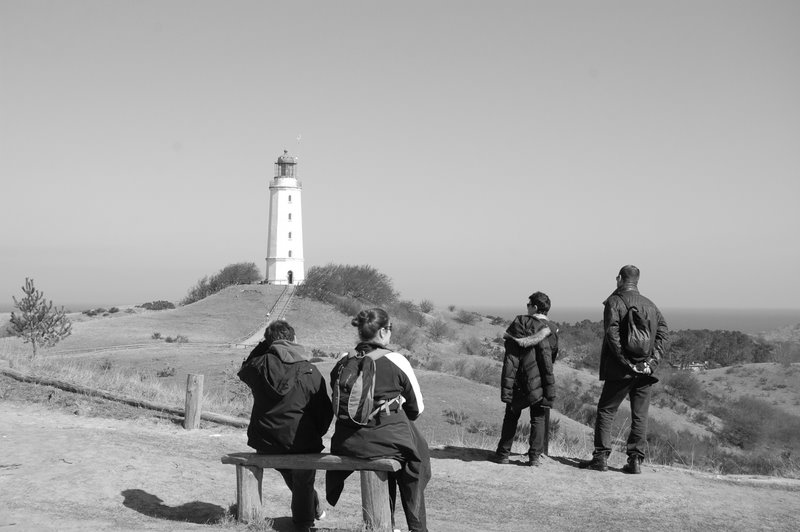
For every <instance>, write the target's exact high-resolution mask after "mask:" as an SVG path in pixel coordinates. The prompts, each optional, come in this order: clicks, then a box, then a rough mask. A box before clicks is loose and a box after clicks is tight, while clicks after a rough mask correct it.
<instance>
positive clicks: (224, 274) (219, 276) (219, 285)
mask: <svg viewBox="0 0 800 532" xmlns="http://www.w3.org/2000/svg"><path fill="white" fill-rule="evenodd" d="M259 280H261V272H259V271H258V266H256V265H255V263H254V262H239V263H236V264H228V265H227V266H225V267H224V268H222V269H221V270H220V271H219V272H217V273H216V274H214V275H212V276H211V277H208V276H205V277H203V278H202V279H200V280H199V281H197V284H196V285H194V286H193V287H192V288H190V289H189V293H188V294H187V295H186V297H185V298H183V300H182V301H181V305H189V304H190V303H194V302H195V301H200V300H201V299H203V298H206V297H208V296H210V295H211V294H216V293H217V292H219V291H220V290H222V289H223V288H227V287H229V286H233V285H238V284H252V283H256V282H258V281H259Z"/></svg>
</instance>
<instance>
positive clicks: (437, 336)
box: [428, 319, 455, 342]
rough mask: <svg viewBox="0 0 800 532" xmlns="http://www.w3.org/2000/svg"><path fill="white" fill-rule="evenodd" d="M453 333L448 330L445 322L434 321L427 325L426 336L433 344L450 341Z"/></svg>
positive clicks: (451, 330)
mask: <svg viewBox="0 0 800 532" xmlns="http://www.w3.org/2000/svg"><path fill="white" fill-rule="evenodd" d="M454 335H455V331H453V329H451V328H450V326H449V325H448V324H447V322H446V321H444V320H441V319H436V320H434V321H432V322H431V323H430V325H428V336H429V337H430V339H431V340H433V341H434V342H441V341H442V340H450V339H452V338H453V337H454Z"/></svg>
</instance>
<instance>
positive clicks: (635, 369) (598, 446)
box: [582, 264, 668, 474]
mask: <svg viewBox="0 0 800 532" xmlns="http://www.w3.org/2000/svg"><path fill="white" fill-rule="evenodd" d="M638 283H639V268H637V267H636V266H633V265H630V264H629V265H627V266H623V267H622V268H621V269H620V271H619V275H617V289H616V290H615V291H614V292H613V293H612V294H611V295H610V296H609V297H608V299H606V300H605V301H604V302H603V305H604V311H603V328H604V330H605V335H604V337H603V347H602V350H601V352H600V380H601V381H604V382H603V390H602V392H600V399H599V401H598V402H597V419H596V421H595V427H594V452H593V454H592V459H591V460H590V461H587V462H584V463H583V464H582V467H584V468H588V469H593V470H595V471H607V470H608V455H609V454H610V453H611V426H612V424H613V423H614V417H615V416H616V413H617V409H618V408H619V405H620V404H621V403H622V401H623V400H624V399H625V397H628V399H629V400H630V403H631V428H630V432H629V433H628V442H627V448H626V452H627V454H628V463H627V464H626V465H625V466H624V467H623V468H622V470H623V471H624V472H626V473H630V474H639V473H641V472H642V470H641V463H642V460H643V459H644V453H645V448H646V446H647V440H646V436H647V412H648V409H649V407H650V390H651V387H652V385H653V384H655V383H656V382H658V379H657V378H656V377H654V376H653V373H654V372H655V370H656V368H657V367H658V363H659V361H660V360H661V359H662V358H663V356H664V350H665V348H666V343H667V336H668V329H667V322H666V321H665V320H664V317H663V316H662V315H661V311H660V310H658V307H656V305H655V304H654V303H653V302H652V301H650V300H649V299H647V298H646V297H644V296H643V295H641V294H640V293H639V288H638ZM632 308H635V311H636V312H638V314H639V316H641V317H642V318H643V320H644V321H645V322H646V323H647V328H646V331H645V332H646V333H647V335H648V337H649V345H647V348H646V349H645V350H644V352H634V351H633V350H632V349H631V348H630V347H629V345H630V344H629V343H628V341H627V340H626V338H627V334H628V331H626V330H625V328H626V327H628V326H629V325H626V324H629V323H630V319H629V317H628V314H629V313H630V312H631V309H632Z"/></svg>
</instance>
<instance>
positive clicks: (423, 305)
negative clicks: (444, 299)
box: [419, 299, 434, 314]
mask: <svg viewBox="0 0 800 532" xmlns="http://www.w3.org/2000/svg"><path fill="white" fill-rule="evenodd" d="M419 309H420V310H421V311H422V312H424V313H425V314H430V313H431V312H433V309H434V306H433V301H431V300H430V299H423V300H422V301H420V302H419Z"/></svg>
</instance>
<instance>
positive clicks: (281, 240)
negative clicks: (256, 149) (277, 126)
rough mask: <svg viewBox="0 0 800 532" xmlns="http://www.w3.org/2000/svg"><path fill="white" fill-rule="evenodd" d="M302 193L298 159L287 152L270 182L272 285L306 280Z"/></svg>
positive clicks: (269, 265) (269, 272)
mask: <svg viewBox="0 0 800 532" xmlns="http://www.w3.org/2000/svg"><path fill="white" fill-rule="evenodd" d="M301 191H302V185H301V183H300V181H299V180H298V179H297V158H296V157H292V156H291V155H289V152H288V151H286V150H283V155H281V156H280V157H278V160H277V162H276V163H275V177H273V178H272V181H270V183H269V231H268V233H267V282H268V283H269V284H298V283H300V282H302V281H303V279H305V269H304V267H303V210H302V203H301V201H300V200H301Z"/></svg>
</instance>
